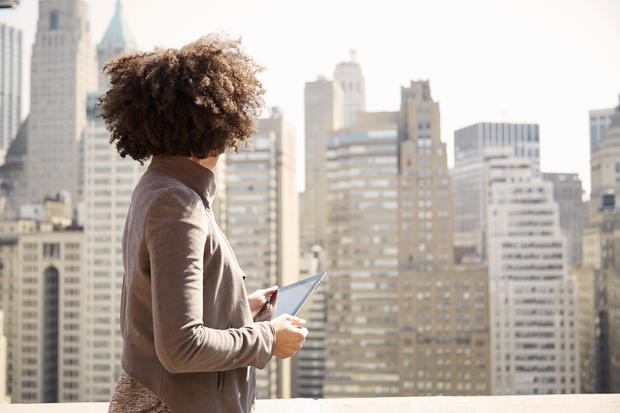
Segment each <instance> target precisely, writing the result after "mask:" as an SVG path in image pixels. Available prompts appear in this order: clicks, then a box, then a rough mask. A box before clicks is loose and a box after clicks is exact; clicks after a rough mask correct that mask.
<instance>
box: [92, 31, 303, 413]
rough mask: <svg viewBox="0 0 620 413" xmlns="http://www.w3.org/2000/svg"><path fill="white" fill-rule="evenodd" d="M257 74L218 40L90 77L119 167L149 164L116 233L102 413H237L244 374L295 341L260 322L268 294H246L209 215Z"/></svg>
mask: <svg viewBox="0 0 620 413" xmlns="http://www.w3.org/2000/svg"><path fill="white" fill-rule="evenodd" d="M260 69H261V68H260V67H258V66H257V65H256V64H255V63H254V62H253V60H252V59H251V58H250V57H248V56H247V55H245V54H244V53H243V52H242V50H241V46H240V43H239V41H232V40H229V39H226V38H223V37H221V36H208V37H205V38H202V39H200V40H198V41H196V42H194V43H191V44H189V45H187V46H185V47H183V48H181V49H156V50H155V51H153V52H149V53H134V54H129V55H125V56H121V57H118V58H116V59H114V60H112V61H110V62H109V63H107V64H106V66H105V68H104V70H105V71H106V73H108V74H109V76H110V83H111V88H110V90H109V91H108V92H107V93H106V94H105V96H103V97H102V98H101V108H102V117H103V118H104V119H105V121H106V123H107V126H108V128H109V130H110V132H111V142H116V148H117V150H118V151H119V153H120V154H121V156H123V157H125V156H127V155H129V156H131V157H132V158H133V159H135V160H137V161H139V162H144V161H145V160H147V159H148V158H150V157H152V161H151V164H150V165H149V168H148V170H147V171H146V173H145V174H144V175H143V177H142V179H141V180H140V182H139V183H138V185H137V186H136V188H135V190H134V193H133V196H132V200H131V205H130V207H129V213H128V216H127V221H126V224H125V233H124V236H123V265H124V269H125V276H124V279H123V290H122V300H121V332H122V335H123V355H122V367H123V372H122V374H121V376H120V378H119V381H118V383H117V385H116V389H115V392H114V395H113V397H112V401H111V403H110V410H109V411H110V412H134V411H135V412H138V411H140V412H170V411H172V412H174V413H193V412H196V413H197V412H247V411H251V410H253V409H254V402H255V376H254V367H258V368H263V367H264V366H265V365H266V364H267V362H268V361H269V360H270V359H271V358H272V356H273V355H275V356H277V357H279V358H288V357H291V356H292V355H293V354H295V352H296V351H297V350H298V349H299V348H301V345H302V343H303V341H304V339H305V336H306V334H307V330H306V329H305V328H304V327H303V323H304V321H303V320H301V319H299V318H296V317H292V316H288V315H285V316H281V317H278V318H277V319H275V320H271V321H268V320H269V319H270V318H271V315H272V314H273V310H274V306H275V301H276V300H275V296H276V294H277V287H272V288H269V289H266V290H259V291H257V292H255V293H253V294H251V295H249V296H248V295H247V294H246V290H245V286H244V282H243V280H244V278H245V275H244V274H243V271H242V270H241V269H240V268H239V265H238V264H237V260H236V259H235V255H234V253H233V251H232V249H231V247H230V244H229V243H228V241H227V240H226V237H225V236H224V234H223V233H222V232H221V231H220V229H219V227H218V226H217V224H216V222H215V219H214V215H213V211H212V209H211V206H212V203H213V198H214V196H215V190H216V183H215V175H214V173H213V172H212V170H213V168H214V167H215V165H216V164H217V161H218V158H219V155H220V154H221V153H222V152H224V150H225V149H226V147H231V148H233V149H234V150H237V149H238V147H239V144H241V143H245V144H246V145H247V144H248V141H249V137H250V136H251V135H252V134H253V133H254V132H255V118H256V116H257V115H258V113H259V112H260V110H261V108H262V106H263V94H264V90H263V88H262V85H261V83H260V81H259V80H258V79H257V78H256V74H257V73H258V72H259V71H260ZM270 296H273V298H274V299H273V300H272V301H273V302H274V303H273V304H272V303H268V302H267V301H268V300H267V298H268V297H270ZM261 310H262V311H261ZM259 313H260V318H261V319H260V320H259V319H255V318H257V316H258V315H259Z"/></svg>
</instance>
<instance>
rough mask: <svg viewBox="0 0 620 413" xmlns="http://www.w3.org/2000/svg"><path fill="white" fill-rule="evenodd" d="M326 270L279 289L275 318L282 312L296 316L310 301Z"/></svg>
mask: <svg viewBox="0 0 620 413" xmlns="http://www.w3.org/2000/svg"><path fill="white" fill-rule="evenodd" d="M325 274H326V273H324V272H322V273H320V274H316V275H313V276H312V277H308V278H306V279H303V280H301V281H297V282H296V283H293V284H289V285H286V286H284V287H281V288H280V289H279V290H278V298H277V299H276V312H275V314H274V315H273V318H276V317H278V316H280V315H282V314H290V315H294V316H296V315H297V314H298V313H299V310H301V307H303V305H304V304H305V303H306V301H308V298H310V296H311V295H312V293H313V292H314V291H315V290H316V288H317V287H318V286H319V284H320V283H321V281H323V278H325Z"/></svg>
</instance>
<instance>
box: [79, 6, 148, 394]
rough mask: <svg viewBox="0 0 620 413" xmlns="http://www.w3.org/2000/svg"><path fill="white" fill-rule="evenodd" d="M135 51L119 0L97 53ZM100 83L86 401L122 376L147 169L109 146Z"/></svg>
mask: <svg viewBox="0 0 620 413" xmlns="http://www.w3.org/2000/svg"><path fill="white" fill-rule="evenodd" d="M133 47H134V43H133V38H132V37H131V32H130V31H129V28H128V27H127V23H126V22H125V18H124V15H123V8H122V3H121V1H117V3H116V11H115V14H114V16H113V17H112V20H111V21H110V23H109V25H108V27H107V30H106V32H105V33H104V35H103V38H102V40H101V41H100V42H99V45H98V46H97V55H98V56H99V58H100V59H102V60H104V61H107V60H109V59H112V58H114V57H115V56H116V55H120V54H123V53H126V52H129V51H131V50H133ZM99 85H100V87H102V88H104V89H100V90H99V92H97V93H93V94H89V95H88V101H87V105H86V113H87V124H86V131H85V134H84V139H83V145H84V155H83V156H84V172H83V176H84V206H85V226H84V238H85V242H86V254H85V268H84V270H85V272H84V275H85V276H84V278H83V280H82V281H83V282H82V285H81V289H82V293H83V294H84V297H85V300H83V303H82V305H83V306H82V319H81V323H82V326H83V327H84V328H83V334H82V335H81V342H80V346H81V348H82V352H81V354H80V356H81V360H80V362H81V366H80V369H81V380H82V387H81V393H80V400H82V401H109V400H110V398H111V397H112V392H113V390H114V385H115V384H116V381H117V379H118V377H119V376H120V374H121V354H122V349H123V346H122V338H121V331H120V320H119V314H120V303H121V292H122V285H123V275H124V269H123V258H122V250H121V247H122V241H123V231H124V227H125V219H126V217H127V211H128V209H129V203H130V202H131V194H132V192H133V189H134V187H135V186H136V184H137V183H138V181H139V179H140V177H141V176H142V174H143V173H144V171H145V170H146V167H147V166H148V165H147V164H145V165H144V166H141V165H140V163H139V162H136V161H134V160H133V159H132V158H130V157H125V158H122V157H121V156H120V155H119V154H118V152H117V150H116V148H115V147H114V145H112V144H110V142H109V141H110V134H109V132H108V131H107V129H106V126H105V122H104V121H103V119H102V118H100V117H99V116H98V115H99V107H98V101H97V98H98V96H99V95H100V94H103V93H105V88H107V87H108V80H107V76H106V75H105V74H104V73H100V78H99Z"/></svg>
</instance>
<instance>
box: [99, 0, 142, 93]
mask: <svg viewBox="0 0 620 413" xmlns="http://www.w3.org/2000/svg"><path fill="white" fill-rule="evenodd" d="M135 49H136V41H135V40H134V37H133V33H132V31H131V27H130V26H129V23H128V22H127V18H126V16H125V13H123V2H122V0H116V10H115V11H114V16H112V20H111V21H110V23H109V24H108V28H107V29H106V31H105V33H104V35H103V37H102V38H101V41H100V42H99V44H97V62H98V63H99V87H98V90H99V91H101V92H103V91H105V90H107V89H108V88H109V86H110V85H109V82H108V78H107V76H106V75H105V74H104V73H102V70H103V66H104V65H105V63H106V62H108V61H109V60H110V59H113V58H115V57H117V56H120V55H122V54H124V53H127V52H130V51H133V50H135Z"/></svg>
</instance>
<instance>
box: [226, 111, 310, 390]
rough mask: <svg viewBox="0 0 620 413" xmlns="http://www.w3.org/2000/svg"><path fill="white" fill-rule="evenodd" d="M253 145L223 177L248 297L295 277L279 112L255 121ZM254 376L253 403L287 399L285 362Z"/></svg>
mask: <svg viewBox="0 0 620 413" xmlns="http://www.w3.org/2000/svg"><path fill="white" fill-rule="evenodd" d="M252 145H253V146H254V150H253V151H248V150H245V149H244V148H241V149H240V152H239V153H228V154H227V158H226V174H225V181H226V204H225V209H226V212H225V222H226V236H227V238H228V240H229V242H230V244H231V246H232V248H233V250H234V251H235V254H236V257H237V261H238V263H239V265H240V267H241V268H242V269H243V271H244V272H245V274H246V276H247V278H246V279H245V283H246V288H247V290H248V292H250V293H251V292H253V291H255V290H257V289H260V288H266V287H269V286H272V285H279V286H284V285H287V284H290V283H292V282H295V281H297V279H298V276H299V230H298V225H299V217H298V215H297V214H298V211H299V207H298V204H297V202H298V197H297V191H296V190H295V168H296V153H295V133H294V131H293V129H292V127H291V126H290V124H289V123H288V122H287V121H286V119H285V118H284V115H283V114H282V113H281V112H280V110H279V109H277V108H272V111H271V115H270V117H269V118H266V119H259V121H258V132H257V133H256V134H255V135H254V136H252ZM256 373H257V374H256V389H257V397H258V398H286V397H290V395H291V364H290V360H273V361H272V362H270V363H269V364H268V365H267V367H266V368H265V369H263V370H257V372H256Z"/></svg>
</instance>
